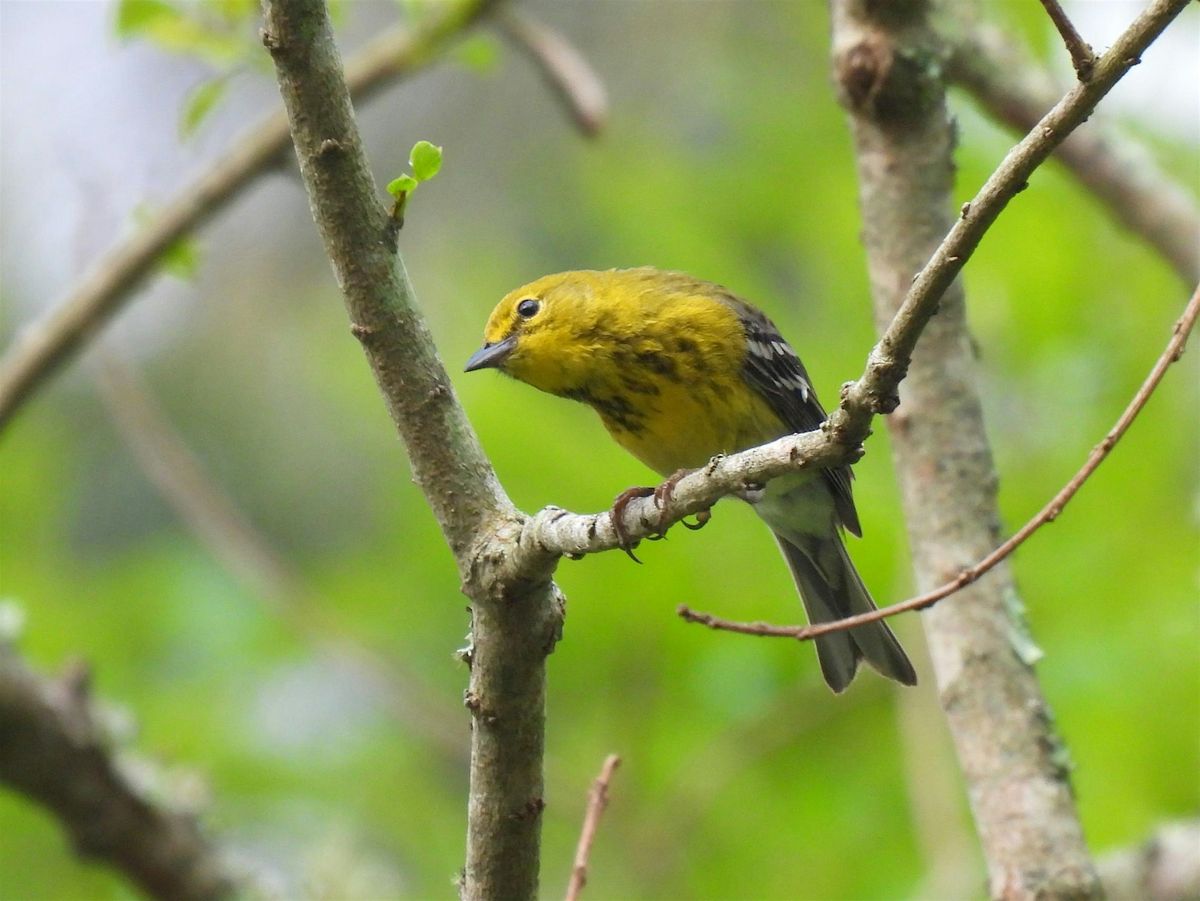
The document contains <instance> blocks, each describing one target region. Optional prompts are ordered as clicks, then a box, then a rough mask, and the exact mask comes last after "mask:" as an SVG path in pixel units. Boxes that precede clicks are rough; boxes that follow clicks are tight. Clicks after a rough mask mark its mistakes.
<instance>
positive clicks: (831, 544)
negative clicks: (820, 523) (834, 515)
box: [775, 532, 917, 692]
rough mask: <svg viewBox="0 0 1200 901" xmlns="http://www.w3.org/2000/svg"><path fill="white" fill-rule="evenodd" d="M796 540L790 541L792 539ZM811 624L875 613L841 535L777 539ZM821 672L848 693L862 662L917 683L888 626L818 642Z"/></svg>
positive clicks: (830, 636) (865, 628) (860, 628)
mask: <svg viewBox="0 0 1200 901" xmlns="http://www.w3.org/2000/svg"><path fill="white" fill-rule="evenodd" d="M793 538H794V539H796V540H792V539H793ZM775 539H776V541H778V542H779V548H780V550H782V551H783V556H784V559H786V560H787V563H788V568H789V569H790V570H791V571H792V578H794V579H795V581H796V587H797V588H798V589H799V590H800V598H801V600H802V601H803V602H804V609H805V611H806V612H807V613H808V620H809V622H811V623H825V622H830V621H832V620H836V619H843V618H844V617H847V616H852V615H854V614H856V613H866V612H867V611H868V610H874V609H875V604H874V602H873V601H872V600H871V595H870V594H869V593H868V592H867V588H866V586H865V585H864V584H863V581H862V578H861V577H860V576H859V575H858V572H857V570H855V568H854V564H853V563H851V562H850V555H849V554H848V553H847V552H846V546H845V544H843V542H842V538H841V536H840V535H839V534H837V532H830V534H828V535H807V534H798V535H797V534H793V535H792V536H789V537H788V538H785V537H783V536H782V535H779V534H776V535H775ZM814 643H815V644H816V646H817V659H818V660H819V661H820V663H821V672H822V673H823V674H824V676H825V681H826V682H827V683H828V684H829V687H830V688H832V689H833V690H834V691H836V692H841V691H844V690H845V688H846V686H847V685H849V684H850V680H851V679H853V678H854V674H855V672H856V671H857V669H858V661H859V660H860V659H864V658H865V659H866V661H867V663H869V664H871V666H873V667H874V668H875V669H876V670H878V671H879V672H880V673H882V674H883V675H884V676H887V677H888V678H889V679H895V680H896V681H897V682H902V683H903V684H905V685H916V683H917V674H916V672H915V671H914V670H913V665H912V663H911V662H910V661H909V659H908V656H907V655H906V654H905V653H904V649H903V648H901V647H900V642H899V641H897V640H896V636H895V635H893V634H892V630H891V629H889V628H888V626H887V623H885V622H883V621H882V620H879V621H878V622H873V623H867V624H866V625H864V626H857V627H855V628H853V629H849V630H847V631H844V632H830V633H829V634H828V635H821V636H818V637H817V638H816V639H814Z"/></svg>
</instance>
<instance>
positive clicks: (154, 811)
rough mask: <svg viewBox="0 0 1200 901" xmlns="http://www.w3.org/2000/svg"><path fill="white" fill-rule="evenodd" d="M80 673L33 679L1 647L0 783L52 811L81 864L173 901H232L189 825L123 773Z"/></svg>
mask: <svg viewBox="0 0 1200 901" xmlns="http://www.w3.org/2000/svg"><path fill="white" fill-rule="evenodd" d="M88 682H89V679H88V674H87V671H86V670H85V669H83V668H82V667H76V668H75V669H73V670H72V671H69V672H67V673H66V674H65V675H64V676H62V677H61V678H60V679H58V680H56V681H49V680H46V679H43V678H41V677H39V676H37V675H35V674H34V673H32V672H31V671H30V670H29V669H28V668H27V667H26V666H25V665H24V664H23V663H22V662H21V661H20V660H19V659H18V657H17V655H16V653H15V652H13V651H12V649H11V648H9V647H8V646H6V645H5V644H3V643H2V642H0V735H2V736H3V740H2V741H0V780H3V781H4V782H5V783H7V784H8V785H10V786H12V787H13V788H14V789H15V790H16V791H19V792H21V793H22V794H24V795H26V796H28V797H29V798H30V799H32V800H33V801H35V802H37V803H38V804H41V805H42V806H44V807H46V808H47V809H48V810H50V811H51V812H52V813H53V814H54V816H55V817H57V818H58V820H59V822H60V823H61V824H62V827H63V828H64V829H65V830H66V832H67V834H68V835H69V836H70V839H71V843H72V844H73V845H74V847H75V850H76V852H78V853H79V854H80V855H81V856H84V857H90V858H94V859H96V860H101V861H104V862H106V863H108V864H109V865H110V866H112V867H114V868H115V869H117V870H119V871H120V872H122V873H124V874H125V876H126V877H128V878H129V879H130V880H131V881H132V882H133V883H134V884H136V885H137V886H138V887H139V888H141V890H142V891H144V892H146V893H147V894H148V895H151V896H153V897H155V898H163V899H171V901H177V899H178V901H210V899H216V898H225V897H230V896H232V895H233V894H234V890H235V887H236V885H235V880H234V877H233V875H232V873H231V871H230V869H229V867H228V865H227V864H226V863H225V861H223V860H222V859H221V856H220V854H219V853H218V852H217V850H216V849H215V848H214V847H213V846H212V845H210V844H209V842H208V841H207V840H206V839H205V838H204V836H203V835H202V834H201V832H200V830H199V828H198V826H197V824H196V820H195V817H194V816H193V815H191V814H189V813H185V812H180V811H176V810H172V809H171V808H170V807H168V806H167V805H165V804H163V803H161V802H159V801H152V800H151V799H150V798H149V797H147V792H146V791H145V788H144V787H139V786H138V785H137V784H136V783H135V781H134V780H133V779H131V778H130V775H129V769H128V767H122V765H121V762H120V761H119V760H117V759H116V757H115V752H114V751H113V749H112V748H111V746H110V745H111V743H110V741H109V740H108V738H107V736H106V735H105V734H104V730H103V729H101V728H100V727H99V726H98V725H97V723H96V720H95V718H94V717H93V714H92V710H91V703H90V698H89V685H88Z"/></svg>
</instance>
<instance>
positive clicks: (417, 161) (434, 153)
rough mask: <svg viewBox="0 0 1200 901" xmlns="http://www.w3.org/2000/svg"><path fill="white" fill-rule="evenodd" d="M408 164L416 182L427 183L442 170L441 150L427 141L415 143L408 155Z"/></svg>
mask: <svg viewBox="0 0 1200 901" xmlns="http://www.w3.org/2000/svg"><path fill="white" fill-rule="evenodd" d="M408 164H409V165H410V166H412V171H413V177H414V178H416V180H417V181H429V179H431V178H433V177H434V176H435V175H437V174H438V170H439V169H441V168H442V148H441V147H438V146H437V145H436V144H430V143H429V142H428V141H417V143H416V144H414V145H413V149H412V153H410V154H409V155H408Z"/></svg>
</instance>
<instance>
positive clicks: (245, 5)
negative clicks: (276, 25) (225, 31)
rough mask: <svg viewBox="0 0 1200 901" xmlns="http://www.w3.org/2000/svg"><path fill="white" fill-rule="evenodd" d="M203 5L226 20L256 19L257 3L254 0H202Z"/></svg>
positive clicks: (257, 13)
mask: <svg viewBox="0 0 1200 901" xmlns="http://www.w3.org/2000/svg"><path fill="white" fill-rule="evenodd" d="M203 5H204V7H205V8H206V9H209V10H211V11H212V12H213V13H214V14H216V15H218V16H220V17H221V18H222V19H224V20H225V21H226V22H231V23H232V22H246V21H248V20H250V19H257V17H258V15H259V12H260V10H259V4H258V3H257V2H256V0H204V4H203Z"/></svg>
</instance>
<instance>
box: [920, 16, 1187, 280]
mask: <svg viewBox="0 0 1200 901" xmlns="http://www.w3.org/2000/svg"><path fill="white" fill-rule="evenodd" d="M942 6H943V7H944V10H943V14H942V17H941V21H942V30H944V31H945V32H947V34H946V36H945V38H946V43H947V45H948V46H949V47H950V50H951V53H950V57H949V60H948V62H947V67H946V74H947V76H948V77H949V78H950V80H951V81H953V82H955V83H956V84H959V85H961V86H962V87H963V88H964V89H965V90H966V91H967V92H968V93H969V94H970V95H971V96H972V97H973V98H974V99H975V100H976V102H978V103H979V105H980V106H981V107H982V108H983V110H984V111H985V112H986V113H987V114H988V115H990V116H991V117H992V118H993V119H996V120H997V121H999V122H1001V123H1003V124H1004V125H1007V126H1008V127H1009V128H1012V129H1014V130H1017V131H1020V132H1022V133H1024V132H1027V131H1029V130H1030V129H1031V128H1033V126H1034V125H1036V124H1037V122H1038V120H1039V119H1041V117H1042V116H1043V114H1044V113H1045V111H1046V110H1047V109H1048V108H1049V107H1051V106H1052V105H1053V104H1054V103H1055V101H1056V100H1057V99H1058V98H1059V97H1060V96H1062V90H1061V88H1060V87H1059V85H1058V83H1057V79H1055V77H1054V76H1053V75H1051V73H1050V72H1049V71H1048V70H1047V69H1046V67H1045V66H1044V65H1042V64H1041V63H1039V62H1038V61H1037V60H1035V59H1034V58H1033V57H1032V56H1030V54H1029V53H1028V52H1027V51H1026V49H1025V48H1024V47H1023V46H1022V45H1020V44H1018V43H1017V42H1016V41H1014V40H1012V38H1011V37H1010V36H1009V35H1008V33H1006V32H1005V31H1003V30H1002V29H1000V28H997V27H996V26H995V25H993V24H991V23H989V22H986V21H977V20H975V19H973V18H971V17H970V16H969V15H966V14H964V11H963V10H964V7H966V5H965V4H963V3H962V2H961V0H953V2H944V3H943V4H942ZM966 8H967V9H969V7H966ZM1054 159H1056V160H1057V161H1058V162H1060V163H1061V164H1062V165H1063V166H1064V167H1066V169H1067V171H1068V172H1070V173H1071V174H1072V175H1074V176H1075V178H1077V179H1078V180H1079V182H1080V183H1081V184H1082V185H1083V186H1084V187H1085V188H1086V189H1087V190H1088V191H1090V192H1091V193H1092V194H1093V195H1094V196H1095V197H1096V198H1097V199H1098V200H1099V201H1100V202H1101V203H1102V204H1104V205H1105V206H1106V207H1107V208H1108V210H1109V213H1110V214H1111V215H1112V216H1113V218H1114V219H1116V220H1117V221H1118V222H1120V223H1121V224H1122V225H1124V226H1125V228H1127V229H1129V230H1130V231H1131V232H1133V233H1134V234H1135V235H1137V236H1138V237H1140V238H1141V239H1142V240H1144V241H1145V242H1146V243H1147V244H1149V245H1150V247H1152V248H1153V249H1154V250H1155V251H1156V252H1157V253H1158V254H1159V255H1161V256H1162V257H1163V258H1164V259H1165V260H1167V261H1168V262H1169V263H1170V264H1171V265H1172V266H1173V267H1174V269H1175V271H1176V272H1177V273H1178V274H1179V277H1180V278H1181V279H1182V280H1183V282H1184V284H1185V285H1194V284H1195V283H1196V282H1197V281H1198V280H1200V209H1197V205H1196V198H1195V196H1194V194H1193V193H1192V192H1190V191H1189V190H1188V189H1187V188H1186V187H1185V186H1184V185H1182V184H1180V183H1179V182H1178V181H1176V180H1174V179H1172V178H1171V177H1169V176H1168V175H1167V174H1166V173H1164V172H1163V170H1162V167H1161V166H1159V165H1158V164H1157V163H1156V162H1155V160H1154V159H1153V157H1152V156H1151V155H1150V153H1149V152H1148V151H1147V150H1146V149H1145V148H1144V147H1141V146H1139V145H1138V144H1136V143H1134V142H1132V141H1131V140H1130V139H1129V138H1128V137H1127V136H1125V135H1122V134H1118V133H1116V132H1115V130H1114V129H1113V128H1111V127H1110V126H1109V125H1108V124H1106V123H1105V122H1104V121H1102V117H1100V116H1097V117H1094V118H1093V119H1092V121H1091V122H1089V123H1088V127H1087V128H1085V129H1079V130H1077V131H1075V132H1074V133H1073V134H1072V135H1071V136H1070V137H1069V138H1067V140H1066V141H1064V142H1063V144H1062V146H1061V147H1059V148H1058V149H1057V150H1056V151H1055V152H1054Z"/></svg>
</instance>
